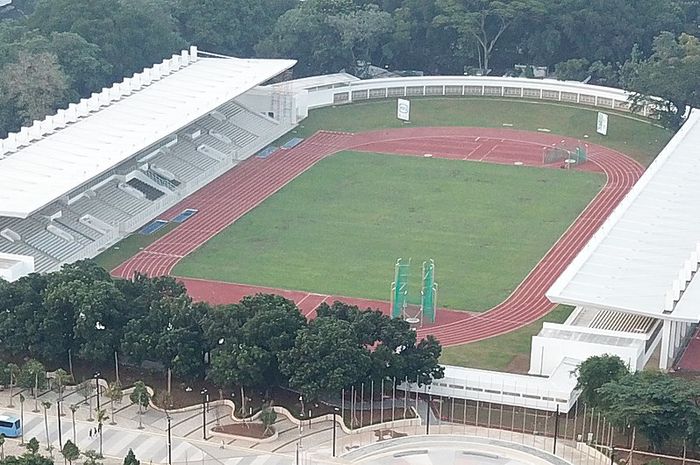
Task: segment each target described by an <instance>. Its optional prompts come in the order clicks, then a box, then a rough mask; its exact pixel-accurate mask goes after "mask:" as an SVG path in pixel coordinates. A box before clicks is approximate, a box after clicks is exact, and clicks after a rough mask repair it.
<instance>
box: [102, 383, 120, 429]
mask: <svg viewBox="0 0 700 465" xmlns="http://www.w3.org/2000/svg"><path fill="white" fill-rule="evenodd" d="M105 394H107V398H109V403H110V405H111V408H112V421H111V422H110V423H109V424H110V425H116V424H117V422H116V421H115V416H114V403H115V402H121V401H122V397H123V396H124V393H123V392H122V387H121V385H120V384H119V381H115V382H113V383H112V384H110V385H109V386H107V391H106V393H105Z"/></svg>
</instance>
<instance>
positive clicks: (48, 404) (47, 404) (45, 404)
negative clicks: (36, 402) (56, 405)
mask: <svg viewBox="0 0 700 465" xmlns="http://www.w3.org/2000/svg"><path fill="white" fill-rule="evenodd" d="M41 406H42V407H44V427H45V428H46V450H51V441H50V439H49V417H48V414H47V413H46V412H47V411H48V410H49V409H50V408H51V402H49V401H48V400H45V401H43V402H42V403H41Z"/></svg>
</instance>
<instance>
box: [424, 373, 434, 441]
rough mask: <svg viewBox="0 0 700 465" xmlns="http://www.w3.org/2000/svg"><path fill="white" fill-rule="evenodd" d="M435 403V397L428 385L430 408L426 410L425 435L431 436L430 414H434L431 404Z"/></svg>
mask: <svg viewBox="0 0 700 465" xmlns="http://www.w3.org/2000/svg"><path fill="white" fill-rule="evenodd" d="M432 403H433V396H432V395H431V394H430V385H428V407H427V409H426V421H425V434H426V435H429V434H430V414H431V413H432V411H431V404H432Z"/></svg>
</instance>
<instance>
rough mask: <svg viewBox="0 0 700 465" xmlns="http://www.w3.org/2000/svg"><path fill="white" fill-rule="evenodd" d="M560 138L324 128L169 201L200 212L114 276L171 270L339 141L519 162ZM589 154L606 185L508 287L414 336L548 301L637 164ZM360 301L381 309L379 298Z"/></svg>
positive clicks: (497, 320)
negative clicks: (504, 294)
mask: <svg viewBox="0 0 700 465" xmlns="http://www.w3.org/2000/svg"><path fill="white" fill-rule="evenodd" d="M560 140H561V137H560V136H554V135H549V134H537V133H526V132H520V131H509V130H493V129H478V128H415V129H394V130H382V131H374V132H369V133H362V134H347V133H329V132H322V133H319V134H317V135H315V136H314V137H312V138H310V139H309V140H307V141H306V142H304V143H303V144H301V145H300V146H298V147H296V148H294V149H292V150H288V151H283V152H278V153H277V154H275V155H273V156H272V157H270V158H268V159H264V160H263V159H256V158H253V159H250V160H248V161H246V162H244V163H242V164H241V165H240V166H239V167H237V168H236V169H233V170H231V171H230V172H228V173H226V174H225V175H224V176H222V177H221V178H219V179H218V180H216V181H214V182H213V183H211V184H210V185H208V186H206V187H205V188H203V189H202V190H200V191H198V192H197V193H195V194H194V195H192V196H190V197H189V198H188V199H186V200H184V201H183V202H181V203H180V204H179V205H177V206H176V207H174V208H173V209H172V211H173V212H174V211H180V210H182V209H184V208H198V209H199V213H198V215H196V216H195V217H194V218H193V219H192V220H190V221H188V222H187V223H185V224H183V225H182V226H180V227H178V228H177V229H175V230H174V231H173V232H171V233H169V234H167V235H166V236H164V237H163V238H161V239H159V240H158V241H156V242H154V243H153V244H151V245H150V246H149V247H147V248H146V249H145V250H143V251H142V252H140V253H139V254H137V255H136V256H134V257H133V258H132V259H130V260H128V261H127V262H125V263H124V264H122V265H120V266H119V267H117V269H115V270H114V273H115V274H117V275H121V276H131V275H132V274H133V272H135V271H141V272H146V273H148V274H152V275H154V274H167V273H170V272H171V271H172V269H173V267H174V266H175V265H176V264H177V263H178V262H179V261H180V259H181V258H182V257H184V256H186V255H188V254H189V253H191V252H193V251H194V250H196V249H197V248H198V247H199V246H200V245H202V244H203V243H204V242H206V241H207V240H208V239H209V238H211V237H213V236H214V235H215V234H217V233H218V232H220V231H222V230H224V229H225V228H226V227H227V226H228V225H230V224H231V223H232V222H234V221H236V220H237V219H238V218H240V217H242V216H243V215H244V214H245V213H246V212H248V211H249V210H251V209H252V208H254V207H256V206H257V205H259V204H260V203H261V202H263V201H264V200H265V199H266V198H268V197H269V196H270V195H272V194H273V193H274V192H276V191H277V190H279V189H281V188H282V187H283V186H285V185H286V184H287V183H288V182H289V181H291V180H292V179H294V178H295V177H296V176H298V175H299V174H301V173H303V172H304V171H306V170H307V169H308V168H310V167H311V166H313V165H314V164H315V163H316V162H318V161H319V160H321V159H323V158H325V157H326V156H327V155H329V154H332V153H336V152H338V151H341V150H349V149H350V150H355V151H367V152H382V153H397V154H405V155H419V156H422V155H423V154H424V153H432V154H433V155H434V156H435V157H444V158H453V159H454V158H459V159H467V160H479V161H484V162H492V163H503V164H508V165H512V164H513V162H514V161H518V162H522V163H523V164H525V165H533V166H536V165H540V164H541V158H542V156H541V154H542V149H543V146H544V145H549V144H553V143H555V142H558V141H560ZM589 158H590V162H589V163H587V164H586V165H584V166H582V167H581V168H580V169H588V170H591V171H603V172H604V173H605V174H606V184H605V186H604V188H603V189H602V190H601V191H600V193H599V194H598V195H597V196H596V197H595V199H594V200H593V201H592V202H591V203H590V204H589V205H588V207H587V208H586V209H585V210H584V212H583V213H582V214H581V215H580V216H579V218H578V219H577V221H576V222H575V223H574V224H573V225H572V227H571V228H569V229H568V230H567V232H566V233H565V234H564V235H563V236H562V237H561V238H560V239H559V240H558V241H557V242H556V244H555V245H554V246H553V247H552V248H551V249H550V250H549V251H548V252H547V253H546V254H545V255H544V258H543V259H542V260H541V261H540V262H539V263H538V264H537V266H535V268H534V269H533V270H532V271H531V272H530V273H529V274H528V276H527V277H526V278H525V279H524V280H523V282H522V283H520V285H519V286H518V287H517V288H516V289H515V291H514V292H513V293H512V294H510V296H509V297H508V298H506V299H505V300H504V301H503V302H501V303H499V304H498V305H496V306H494V307H493V308H492V309H490V310H489V311H487V312H485V313H483V314H480V315H475V314H469V313H459V312H450V311H447V310H445V311H442V312H439V317H438V321H437V322H436V325H434V326H432V327H425V328H423V329H421V330H419V336H420V335H425V334H428V333H431V334H434V335H436V336H437V337H438V338H439V339H440V340H441V342H442V343H443V345H445V346H450V345H456V344H461V343H465V342H471V341H476V340H481V339H485V338H488V337H491V336H494V335H497V334H502V333H505V332H509V331H512V330H514V329H517V328H519V327H522V326H524V325H526V324H528V323H530V322H532V321H535V320H536V319H538V318H539V317H540V316H542V315H544V314H545V313H547V312H548V311H549V310H550V309H551V308H552V305H551V304H550V303H549V302H548V301H547V299H546V298H545V297H544V292H545V290H546V289H547V288H548V287H549V286H550V285H551V283H552V282H553V281H554V279H556V277H557V276H558V274H559V273H560V272H561V271H562V270H563V268H564V267H565V266H566V265H567V264H568V263H569V262H570V260H571V259H572V258H573V257H574V256H575V254H576V253H577V252H578V251H579V250H580V248H581V247H582V246H583V244H584V243H585V242H586V241H587V239H588V238H589V237H590V236H591V234H592V233H593V232H594V231H595V230H596V229H597V227H598V226H599V225H600V223H601V222H602V221H603V220H604V219H605V218H606V217H607V215H608V214H609V213H610V211H611V210H612V209H613V208H614V207H615V206H616V205H617V203H618V202H619V200H621V198H622V197H623V196H624V194H625V193H626V192H627V191H628V190H629V188H630V187H631V186H632V185H633V184H634V182H635V181H636V180H637V179H638V177H639V176H640V174H641V172H642V171H643V169H642V167H641V166H640V165H639V164H638V163H636V162H634V161H633V160H631V159H630V158H628V157H626V156H624V155H622V154H620V153H618V152H614V151H612V150H609V149H605V148H603V147H598V146H592V147H591V148H590V149H589ZM425 161H427V162H430V161H428V160H425ZM232 199H236V201H235V202H233V201H232ZM166 216H167V213H166ZM438 266H439V265H438ZM504 266H507V264H504ZM438 270H439V268H438ZM187 283H188V285H189V286H190V290H191V292H192V294H193V296H194V297H195V298H204V299H208V300H213V301H214V302H223V301H229V302H230V301H232V300H235V298H236V296H240V294H241V291H244V292H248V293H249V292H251V291H252V292H255V291H256V290H259V289H257V288H250V287H246V286H236V285H228V284H222V283H209V284H207V283H204V282H202V281H189V282H187ZM292 297H293V296H292ZM331 299H332V297H330V296H327V295H324V294H310V293H300V294H299V295H298V296H297V298H296V299H295V300H297V301H300V302H301V306H302V308H308V307H310V306H315V305H317V303H320V302H321V301H323V300H326V301H328V300H331ZM358 303H359V302H358ZM363 303H366V304H367V305H371V306H376V307H380V308H382V307H384V308H385V303H384V305H382V302H369V301H363ZM311 304H313V305H311ZM375 304H376V305H375Z"/></svg>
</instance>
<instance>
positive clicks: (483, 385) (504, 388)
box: [401, 359, 580, 413]
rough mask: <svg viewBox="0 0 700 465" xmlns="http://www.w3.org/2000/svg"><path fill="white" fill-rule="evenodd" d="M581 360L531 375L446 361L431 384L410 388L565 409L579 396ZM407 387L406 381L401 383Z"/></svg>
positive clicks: (567, 409) (523, 405) (553, 409)
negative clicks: (439, 376)
mask: <svg viewBox="0 0 700 465" xmlns="http://www.w3.org/2000/svg"><path fill="white" fill-rule="evenodd" d="M579 362H580V361H579V360H573V359H565V360H562V361H561V362H560V364H559V366H558V367H557V369H556V370H554V372H553V373H552V374H551V376H547V377H544V376H531V375H521V374H515V373H505V372H500V371H489V370H478V369H475V368H465V367H457V366H451V365H446V366H445V367H444V368H445V376H444V378H442V379H438V380H434V381H433V383H432V384H431V385H430V386H426V385H423V386H420V387H418V386H417V385H416V383H409V385H408V390H409V391H410V392H419V393H429V394H431V395H437V396H443V397H454V398H456V399H469V400H475V401H476V400H478V401H480V402H492V403H496V404H504V405H513V406H517V407H527V408H532V409H538V410H547V411H550V412H554V411H556V410H557V408H559V411H560V412H563V413H566V412H568V411H569V409H570V408H571V407H572V406H573V405H574V403H575V402H576V399H578V395H579V392H578V391H576V389H575V388H576V379H575V378H574V376H573V375H572V371H573V370H574V369H575V368H576V365H578V363H579ZM401 389H404V385H403V384H402V385H401Z"/></svg>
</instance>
